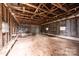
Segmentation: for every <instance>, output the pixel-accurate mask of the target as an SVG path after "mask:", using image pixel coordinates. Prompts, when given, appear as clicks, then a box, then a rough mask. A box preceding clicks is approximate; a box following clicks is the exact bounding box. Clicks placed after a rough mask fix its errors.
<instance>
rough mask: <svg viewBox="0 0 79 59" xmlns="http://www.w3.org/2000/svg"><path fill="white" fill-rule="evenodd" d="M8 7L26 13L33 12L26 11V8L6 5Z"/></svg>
mask: <svg viewBox="0 0 79 59" xmlns="http://www.w3.org/2000/svg"><path fill="white" fill-rule="evenodd" d="M8 7H9V8H11V9H14V10H18V11H21V12H26V13H31V14H34V12H31V11H28V10H22V9H21V8H20V7H16V6H11V5H8Z"/></svg>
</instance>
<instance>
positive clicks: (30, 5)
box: [22, 3, 46, 11]
mask: <svg viewBox="0 0 79 59" xmlns="http://www.w3.org/2000/svg"><path fill="white" fill-rule="evenodd" d="M22 4H25V5H27V6H29V7H33V8H35V9H37V8H38V7H37V6H35V5H32V4H29V3H22ZM40 10H42V11H46V10H44V9H41V8H40Z"/></svg>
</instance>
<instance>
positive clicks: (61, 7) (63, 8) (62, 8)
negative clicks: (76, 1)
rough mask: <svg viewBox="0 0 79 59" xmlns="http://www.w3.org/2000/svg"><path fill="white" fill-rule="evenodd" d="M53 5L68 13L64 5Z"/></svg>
mask: <svg viewBox="0 0 79 59" xmlns="http://www.w3.org/2000/svg"><path fill="white" fill-rule="evenodd" d="M52 5H54V6H56V7H57V8H60V9H61V10H64V11H65V12H67V9H66V8H65V7H63V5H62V4H60V3H53V4H52Z"/></svg>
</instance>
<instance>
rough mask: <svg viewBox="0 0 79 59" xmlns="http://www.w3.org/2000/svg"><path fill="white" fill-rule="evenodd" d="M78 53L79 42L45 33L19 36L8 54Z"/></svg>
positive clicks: (70, 54)
mask: <svg viewBox="0 0 79 59" xmlns="http://www.w3.org/2000/svg"><path fill="white" fill-rule="evenodd" d="M67 55H68V56H72V55H79V42H76V41H71V40H66V39H60V38H57V37H48V36H45V35H37V36H26V37H23V38H22V37H21V38H20V37H19V38H18V41H17V42H16V43H15V45H14V47H13V48H12V50H11V51H10V53H9V54H8V56H67Z"/></svg>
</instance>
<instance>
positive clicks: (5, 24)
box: [0, 3, 79, 56]
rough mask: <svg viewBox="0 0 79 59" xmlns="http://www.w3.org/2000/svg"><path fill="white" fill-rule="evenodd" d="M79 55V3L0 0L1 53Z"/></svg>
mask: <svg viewBox="0 0 79 59" xmlns="http://www.w3.org/2000/svg"><path fill="white" fill-rule="evenodd" d="M73 55H76V56H78V55H79V3H0V56H73Z"/></svg>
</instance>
